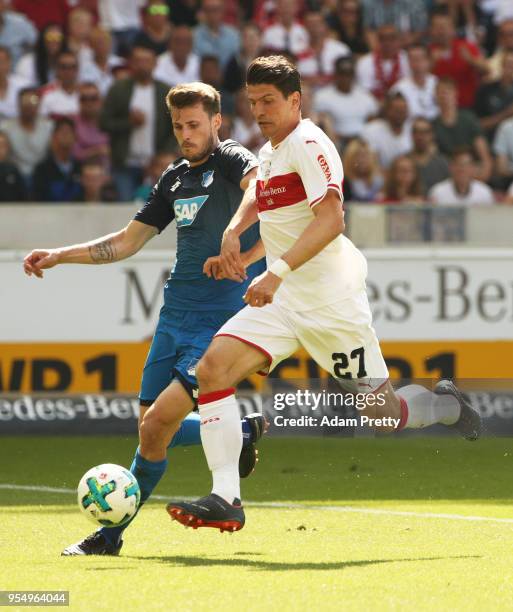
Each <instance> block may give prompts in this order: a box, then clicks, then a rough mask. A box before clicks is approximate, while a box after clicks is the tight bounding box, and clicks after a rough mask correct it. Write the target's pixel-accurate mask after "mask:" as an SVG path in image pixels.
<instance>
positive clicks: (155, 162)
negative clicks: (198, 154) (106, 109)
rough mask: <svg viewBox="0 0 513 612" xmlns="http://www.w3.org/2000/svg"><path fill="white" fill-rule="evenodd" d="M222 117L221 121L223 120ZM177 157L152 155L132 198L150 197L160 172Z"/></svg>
mask: <svg viewBox="0 0 513 612" xmlns="http://www.w3.org/2000/svg"><path fill="white" fill-rule="evenodd" d="M224 119H225V118H224V117H223V121H224ZM176 159H177V157H176V155H175V154H174V153H158V154H157V155H154V156H153V157H152V158H151V160H150V163H149V164H148V165H147V166H146V168H145V170H144V181H143V183H142V184H141V185H139V187H138V188H137V190H136V192H135V194H134V199H135V200H136V201H138V202H142V203H144V202H146V201H147V199H148V198H149V197H150V193H151V190H152V189H153V186H154V185H155V184H156V183H157V181H158V180H159V178H160V176H161V174H162V173H163V172H164V171H165V170H166V169H167V168H168V167H169V166H170V165H171V164H172V163H173V162H174V161H176Z"/></svg>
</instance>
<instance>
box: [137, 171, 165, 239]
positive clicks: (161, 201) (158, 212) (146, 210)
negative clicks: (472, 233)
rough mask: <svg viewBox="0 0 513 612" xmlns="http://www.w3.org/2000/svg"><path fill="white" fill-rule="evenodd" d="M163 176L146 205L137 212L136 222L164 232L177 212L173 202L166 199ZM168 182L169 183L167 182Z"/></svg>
mask: <svg viewBox="0 0 513 612" xmlns="http://www.w3.org/2000/svg"><path fill="white" fill-rule="evenodd" d="M166 176H167V175H165V174H164V175H162V176H161V177H160V179H159V180H158V182H157V184H156V185H155V186H154V187H153V189H152V190H151V193H150V195H149V197H148V200H147V201H146V204H145V205H144V206H143V207H142V208H141V209H140V210H138V211H137V213H136V214H135V217H134V221H140V222H141V223H145V224H146V225H152V226H153V227H156V228H157V229H158V230H159V233H160V232H162V231H163V230H164V229H165V228H166V227H167V226H168V225H169V224H170V223H171V221H172V220H173V219H174V218H175V211H174V208H173V206H172V205H171V202H170V201H169V200H167V199H166V198H165V197H164V178H165V177H166ZM166 182H167V181H166Z"/></svg>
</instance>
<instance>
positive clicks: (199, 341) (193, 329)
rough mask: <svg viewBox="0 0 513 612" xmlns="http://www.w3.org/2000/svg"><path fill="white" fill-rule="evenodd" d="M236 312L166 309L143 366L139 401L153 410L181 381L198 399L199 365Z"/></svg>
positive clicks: (161, 313) (163, 311)
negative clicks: (172, 385) (173, 384)
mask: <svg viewBox="0 0 513 612" xmlns="http://www.w3.org/2000/svg"><path fill="white" fill-rule="evenodd" d="M236 312H237V311H234V310H220V311H218V310H214V311H208V312H202V311H194V312H189V311H185V310H176V309H174V308H171V307H170V306H163V307H162V309H161V311H160V316H159V322H158V324H157V329H156V330H155V335H154V336H153V341H152V343H151V347H150V351H149V353H148V357H147V358H146V363H145V365H144V370H143V375H142V382H141V392H140V394H139V400H140V402H141V404H142V405H143V406H150V405H151V404H152V403H153V402H154V401H155V400H156V399H157V397H158V396H159V395H160V393H161V392H162V391H163V390H164V389H165V388H166V387H167V386H168V385H169V384H170V383H171V381H172V380H174V379H177V380H179V381H180V382H181V383H182V385H183V387H184V388H185V390H186V391H187V392H188V393H189V395H190V396H191V397H192V398H193V400H195V399H196V398H197V392H198V383H197V381H196V364H197V363H198V361H199V360H200V358H201V356H202V355H203V353H204V352H205V351H206V350H207V347H208V345H209V344H210V342H211V341H212V338H213V336H214V335H215V333H216V332H217V331H218V330H219V328H220V327H222V326H223V325H224V324H225V323H226V321H228V319H230V318H231V317H233V315H234V314H236Z"/></svg>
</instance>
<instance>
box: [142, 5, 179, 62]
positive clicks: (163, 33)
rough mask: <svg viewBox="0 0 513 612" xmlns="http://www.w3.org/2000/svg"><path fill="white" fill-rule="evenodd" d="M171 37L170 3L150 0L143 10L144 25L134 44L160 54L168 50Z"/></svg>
mask: <svg viewBox="0 0 513 612" xmlns="http://www.w3.org/2000/svg"><path fill="white" fill-rule="evenodd" d="M170 39H171V22H170V21H169V7H168V5H167V4H166V3H165V1H164V0H149V1H148V4H147V5H146V6H145V7H144V11H143V27H142V30H141V31H140V32H139V33H138V34H137V36H136V37H135V40H134V45H136V46H138V47H148V48H149V49H153V51H155V54H156V55H160V54H161V53H164V52H165V51H166V50H167V46H168V44H169V41H170Z"/></svg>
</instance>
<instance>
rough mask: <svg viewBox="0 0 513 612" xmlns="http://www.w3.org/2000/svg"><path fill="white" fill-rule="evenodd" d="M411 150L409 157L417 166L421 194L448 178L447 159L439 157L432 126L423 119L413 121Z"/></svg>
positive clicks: (418, 118)
mask: <svg viewBox="0 0 513 612" xmlns="http://www.w3.org/2000/svg"><path fill="white" fill-rule="evenodd" d="M411 134H412V140H413V150H412V152H411V153H410V157H411V158H412V159H413V161H414V162H415V163H416V164H417V168H418V171H419V175H420V180H421V183H422V187H423V194H424V195H426V194H427V192H428V191H429V190H430V189H431V187H432V186H433V185H435V184H436V183H440V182H441V181H443V180H445V179H446V178H447V177H448V176H449V164H448V163H447V158H446V157H444V156H443V155H441V154H440V153H439V152H438V150H437V148H436V145H435V142H434V134H433V126H432V125H431V123H430V122H429V121H428V120H427V119H424V118H423V117H417V119H414V121H413V124H412V129H411Z"/></svg>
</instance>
